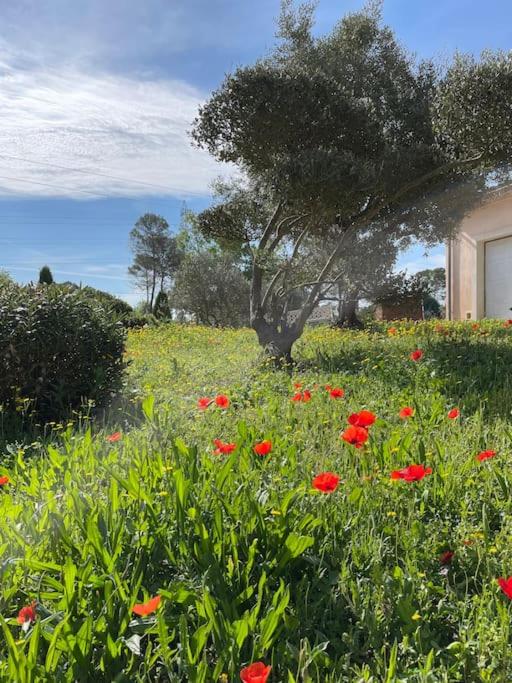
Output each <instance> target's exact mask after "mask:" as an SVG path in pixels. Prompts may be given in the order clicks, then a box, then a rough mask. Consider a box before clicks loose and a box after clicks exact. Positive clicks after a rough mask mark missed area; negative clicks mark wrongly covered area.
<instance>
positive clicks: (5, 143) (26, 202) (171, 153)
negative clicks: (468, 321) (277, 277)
mask: <svg viewBox="0 0 512 683" xmlns="http://www.w3.org/2000/svg"><path fill="white" fill-rule="evenodd" d="M362 5H363V2H362V1H361V0H318V6H317V12H316V20H317V23H316V29H315V30H316V31H317V32H318V33H319V34H321V33H323V32H326V31H328V30H329V29H330V28H331V27H332V26H333V24H335V23H336V21H337V20H338V19H339V18H340V17H341V16H343V15H344V14H345V13H346V12H348V11H351V10H355V9H359V8H360V7H361V6H362ZM278 13H279V0H257V1H256V0H144V2H140V0H108V2H105V0H83V2H80V3H78V2H69V0H17V2H13V3H7V2H4V3H0V27H1V28H0V82H1V83H0V269H1V268H4V269H6V270H7V271H8V272H10V273H11V274H12V275H13V276H14V277H15V278H16V279H18V280H20V281H22V282H26V281H30V280H32V279H37V275H38V272H39V268H40V267H41V266H42V265H44V264H48V265H49V266H50V267H51V269H52V271H53V274H54V277H55V279H56V280H57V281H64V280H72V281H74V282H82V283H83V284H89V285H92V286H94V287H98V288H100V289H104V290H107V291H110V292H112V293H114V294H117V295H118V296H121V297H122V298H125V299H126V300H127V301H129V302H130V303H132V304H134V303H136V302H137V301H138V300H140V299H141V298H142V297H141V294H140V293H139V292H137V291H136V289H135V288H134V284H133V282H131V281H130V279H129V278H128V276H127V268H128V265H129V264H130V261H131V254H130V251H129V243H128V234H129V231H130V229H131V227H132V226H133V224H134V223H135V221H136V220H137V218H138V217H139V216H140V215H141V214H143V213H145V212H153V213H159V214H161V215H163V216H164V217H165V218H166V219H167V221H168V222H169V224H170V226H171V228H172V229H176V228H177V227H178V225H179V220H180V212H181V210H182V208H183V207H184V206H186V207H188V208H190V209H195V210H200V209H202V208H204V207H206V206H207V205H208V204H209V202H210V201H211V198H210V184H211V182H212V180H213V179H214V178H216V177H218V176H219V175H222V174H226V173H229V172H230V169H228V168H225V167H222V166H221V165H219V164H217V163H216V162H215V161H214V160H213V159H211V158H210V157H209V156H208V154H207V153H205V152H203V151H201V150H198V149H196V148H194V147H193V146H192V145H191V142H190V137H189V131H190V127H191V122H192V121H193V119H194V117H195V115H196V112H197V108H198V106H199V105H200V104H201V103H202V102H204V101H205V100H206V98H207V97H208V94H209V93H210V92H211V91H212V89H215V88H216V87H217V86H218V85H219V84H220V83H221V81H222V79H223V77H224V75H225V74H226V73H228V72H230V71H231V70H233V69H234V68H236V67H237V66H239V65H243V64H249V63H251V62H253V61H254V60H255V59H256V58H258V57H260V56H262V55H264V54H265V53H266V52H268V50H270V49H271V47H272V45H273V43H274V33H275V18H276V17H277V15H278ZM384 19H385V21H386V22H387V23H388V24H389V25H391V26H392V27H393V28H394V30H395V31H396V33H397V35H398V37H399V39H400V40H401V42H402V43H403V44H404V45H405V47H406V48H408V49H409V50H410V51H413V52H415V53H417V55H418V56H420V57H427V56H428V57H430V56H434V57H437V58H439V59H446V58H448V57H449V55H451V54H452V53H453V52H454V50H456V49H458V50H461V51H465V52H473V53H475V54H478V53H479V52H480V51H481V50H482V49H485V48H493V49H498V48H501V49H505V50H509V49H510V48H511V47H512V3H511V2H510V0H486V1H485V2H483V1H481V0H385V1H384ZM424 251H425V250H424V249H423V248H422V247H421V246H420V245H417V246H416V247H414V248H412V249H410V250H409V251H407V252H406V253H404V254H403V255H402V256H401V258H400V262H399V268H407V269H408V270H409V271H411V272H414V271H417V270H420V269H422V268H426V267H435V266H439V265H444V255H443V248H442V247H438V248H436V249H433V250H431V251H430V254H429V255H428V256H425V254H424Z"/></svg>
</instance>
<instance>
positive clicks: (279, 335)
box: [252, 318, 300, 367]
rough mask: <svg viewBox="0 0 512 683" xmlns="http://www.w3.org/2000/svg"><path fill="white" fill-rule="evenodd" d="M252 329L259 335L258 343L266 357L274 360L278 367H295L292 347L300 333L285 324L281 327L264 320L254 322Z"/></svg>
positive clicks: (257, 319)
mask: <svg viewBox="0 0 512 683" xmlns="http://www.w3.org/2000/svg"><path fill="white" fill-rule="evenodd" d="M252 328H253V330H254V331H255V332H256V334H257V335H258V341H259V343H260V346H261V347H262V349H263V351H264V352H265V355H266V356H267V357H268V358H270V359H272V361H273V362H274V363H275V365H276V366H278V367H286V366H287V367H291V366H292V365H293V358H292V347H293V345H294V343H295V342H296V341H297V339H298V338H299V337H300V333H298V332H297V330H295V329H294V328H293V327H288V326H287V325H286V324H285V323H283V324H281V325H277V324H272V323H268V322H267V321H266V320H265V319H264V318H256V319H254V320H252Z"/></svg>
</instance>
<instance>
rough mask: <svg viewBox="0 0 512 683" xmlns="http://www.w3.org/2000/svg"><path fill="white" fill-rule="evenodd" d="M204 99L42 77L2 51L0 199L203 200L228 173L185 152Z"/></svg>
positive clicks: (104, 79) (62, 72)
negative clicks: (153, 197) (152, 197)
mask: <svg viewBox="0 0 512 683" xmlns="http://www.w3.org/2000/svg"><path fill="white" fill-rule="evenodd" d="M203 98H204V96H203V95H202V94H201V93H200V92H199V91H198V90H196V89H195V88H192V87H190V86H189V85H187V84H185V83H183V82H179V81H172V80H158V81H155V80H153V81H151V80H149V81H148V80H146V81H145V80H137V79H134V78H126V77H121V76H114V75H111V74H105V73H91V72H86V71H83V70H79V69H77V68H76V67H72V66H64V67H62V68H59V69H49V68H46V67H43V66H39V65H36V64H34V63H33V62H32V61H31V60H30V59H28V60H27V58H26V56H24V55H21V54H19V53H18V54H15V53H13V52H12V51H9V49H8V48H6V47H5V46H3V48H2V49H1V50H0V196H20V195H21V196H44V197H72V198H77V199H78V198H81V199H87V198H92V197H94V196H96V197H104V196H118V197H121V196H124V197H127V196H130V197H135V196H143V195H151V194H152V195H173V196H183V197H186V196H192V195H205V194H208V188H209V183H210V182H211V180H212V179H213V178H214V177H215V176H217V175H218V174H219V173H220V172H222V170H225V168H226V167H224V169H223V168H222V167H221V166H220V165H219V164H217V163H216V162H215V161H213V159H211V157H210V156H209V155H208V154H207V153H205V152H203V151H201V150H198V149H196V148H194V147H193V146H192V145H191V141H190V138H189V136H188V131H189V129H190V126H191V122H192V121H193V119H194V117H195V115H196V113H197V107H198V104H199V103H200V102H201V101H202V99H203ZM35 162H37V163H35ZM44 164H48V165H44ZM50 164H54V166H52V165H50ZM58 166H63V167H68V168H58ZM69 168H71V169H81V170H85V171H91V172H94V173H103V174H105V175H106V176H116V177H117V178H119V179H114V178H108V177H105V176H94V175H87V174H86V173H82V172H79V171H78V170H68V169H69ZM139 183H149V184H154V185H157V186H158V187H151V186H149V185H143V184H139Z"/></svg>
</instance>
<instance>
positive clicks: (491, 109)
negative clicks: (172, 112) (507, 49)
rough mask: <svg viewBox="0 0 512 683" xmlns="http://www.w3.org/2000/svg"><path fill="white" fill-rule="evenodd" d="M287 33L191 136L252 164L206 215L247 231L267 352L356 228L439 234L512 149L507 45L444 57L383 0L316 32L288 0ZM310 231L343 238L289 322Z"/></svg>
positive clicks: (286, 336)
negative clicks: (403, 28)
mask: <svg viewBox="0 0 512 683" xmlns="http://www.w3.org/2000/svg"><path fill="white" fill-rule="evenodd" d="M278 36H279V43H278V45H277V46H276V48H275V49H274V50H273V51H272V52H271V53H270V54H269V55H268V56H267V57H265V58H263V59H261V60H259V61H257V62H256V63H255V64H254V65H251V66H246V67H241V68H238V69H236V70H235V71H234V72H233V73H232V74H229V75H227V76H226V78H225V80H224V82H223V83H222V84H221V86H220V87H219V88H218V90H216V91H215V92H214V93H213V94H212V96H211V98H210V99H209V101H208V102H207V103H206V104H205V105H204V106H203V107H202V108H201V109H200V112H199V116H198V118H197V120H196V121H195V124H194V130H193V136H194V139H195V141H196V142H197V144H199V145H200V146H202V147H203V148H205V149H207V150H208V151H209V152H210V153H211V154H212V155H213V156H214V157H215V158H217V159H218V160H220V161H225V162H230V163H233V164H236V165H237V166H238V167H239V168H240V170H241V171H242V172H243V175H244V178H245V183H242V184H241V183H238V184H234V185H233V186H232V188H231V189H227V188H224V191H223V192H221V193H220V197H219V201H218V202H217V204H215V205H214V206H213V207H211V208H210V209H208V210H206V211H205V212H203V214H202V215H201V216H200V221H199V223H200V226H201V229H202V231H203V232H204V234H206V235H208V236H210V237H213V238H214V239H224V240H232V241H239V242H241V241H245V242H246V243H247V244H250V245H251V248H252V250H253V274H252V288H251V323H252V325H253V327H254V328H255V329H256V331H257V333H258V336H259V338H260V342H261V343H262V344H263V345H264V346H267V347H269V348H270V350H271V352H275V353H277V354H280V353H282V354H289V350H290V349H291V345H292V344H293V342H294V341H295V339H297V337H298V336H300V334H301V333H302V329H303V327H304V324H305V322H306V320H307V317H308V315H309V314H310V312H311V310H312V308H313V307H314V306H315V305H316V303H317V301H318V300H319V298H321V296H322V293H323V285H324V283H325V282H326V281H327V280H329V279H332V277H333V271H334V269H335V267H336V264H338V263H339V261H340V258H345V259H349V258H350V252H349V251H347V249H346V242H345V241H347V242H349V241H350V235H352V234H353V233H356V232H359V231H371V230H376V229H379V230H383V235H384V236H385V242H388V243H389V246H390V247H392V246H393V245H395V244H398V243H401V244H403V243H404V240H407V239H415V240H419V241H422V242H425V243H427V244H434V243H436V242H439V241H440V240H442V239H444V238H445V237H447V236H448V235H449V234H451V233H452V232H453V230H454V229H455V226H456V225H457V223H458V222H459V221H460V219H461V217H462V216H463V214H464V212H465V211H467V210H468V208H469V207H470V206H472V205H474V204H475V203H476V202H478V201H479V198H480V197H481V195H482V194H483V193H484V191H485V188H486V176H485V173H486V172H487V171H488V170H490V169H493V170H495V169H497V168H498V169H500V168H502V165H503V164H506V163H507V162H508V161H509V159H510V156H511V151H512V133H511V131H510V130H509V129H507V130H505V128H507V125H508V114H507V112H508V111H509V108H510V106H511V104H512V68H511V67H512V58H511V57H508V56H506V55H501V54H492V53H484V54H483V55H482V57H481V59H480V60H478V61H477V60H475V59H473V58H468V57H464V56H460V55H458V56H456V57H455V58H454V60H453V61H452V63H451V64H449V65H448V66H447V67H446V68H445V69H443V70H441V69H438V68H436V67H435V66H434V65H433V63H432V62H428V61H423V62H418V61H416V60H415V59H413V57H412V56H411V55H409V54H407V53H406V51H405V50H404V49H403V48H402V47H401V46H400V44H399V43H398V41H397V40H396V38H395V36H394V34H393V32H392V30H391V29H390V28H388V27H387V26H385V25H383V23H382V18H381V15H380V11H379V5H378V4H372V5H370V6H368V7H367V8H366V9H365V10H363V11H361V12H357V13H353V14H349V15H347V16H345V17H344V18H343V19H342V20H341V21H340V22H339V23H338V24H337V25H336V26H335V27H334V29H333V30H332V31H331V32H330V33H329V34H328V35H325V36H321V37H316V36H315V35H314V34H313V10H312V7H311V6H309V5H303V6H302V7H300V8H299V9H298V10H294V9H293V7H292V5H291V3H290V2H285V3H284V4H283V10H282V14H281V19H280V22H279V34H278ZM497 84H498V85H497ZM314 236H317V237H319V238H320V239H325V238H327V237H329V238H331V239H332V238H333V243H334V246H333V249H332V251H331V253H330V254H329V255H328V257H327V259H326V261H325V263H324V264H322V265H321V266H320V267H319V269H318V271H317V274H316V277H315V278H314V280H313V282H312V284H310V285H309V287H308V288H307V295H306V296H305V299H304V303H303V307H302V314H301V315H300V316H299V317H298V318H297V319H296V320H295V321H294V323H293V324H288V321H287V317H286V316H287V297H288V295H289V291H290V289H289V282H288V283H287V282H285V281H286V279H287V277H288V279H289V276H290V273H291V271H293V270H296V268H295V267H292V266H291V265H290V260H291V261H295V264H297V263H298V262H300V261H301V260H303V259H304V253H305V252H304V249H305V246H306V244H307V242H308V239H309V238H311V237H314ZM279 261H281V264H280V265H279V264H278V265H277V271H276V270H275V269H274V270H272V268H274V266H275V264H276V262H279ZM284 261H286V264H287V265H286V264H284V265H283V262H284ZM276 273H277V274H276ZM269 278H270V285H269V284H267V282H268V279H269ZM291 285H292V288H295V283H293V282H292V283H291ZM269 286H270V288H271V290H270V292H269V290H268V289H267V288H268V287H269ZM278 292H280V293H279V294H278Z"/></svg>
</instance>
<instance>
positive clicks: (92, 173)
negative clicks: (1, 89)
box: [0, 154, 183, 192]
mask: <svg viewBox="0 0 512 683" xmlns="http://www.w3.org/2000/svg"><path fill="white" fill-rule="evenodd" d="M0 158H1V159H14V160H15V161H24V162H26V163H28V164H37V165H38V166H49V167H51V168H60V169H61V170H63V171H73V172H75V173H83V174H84V175H90V176H99V177H101V178H110V179H111V180H121V181H123V182H125V183H135V184H137V185H145V186H146V187H155V188H158V189H160V190H165V191H166V192H183V190H177V188H172V187H168V186H166V185H159V184H157V183H148V182H146V181H145V180H134V179H132V178H125V177H122V176H116V175H111V174H110V173H102V172H101V171H91V170H89V169H85V168H76V167H73V166H62V165H61V164H52V163H50V162H48V161H36V160H35V159H27V158H26V157H18V156H13V155H10V154H0Z"/></svg>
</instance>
